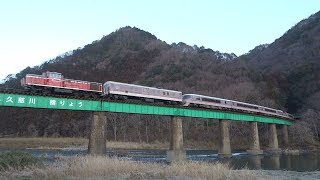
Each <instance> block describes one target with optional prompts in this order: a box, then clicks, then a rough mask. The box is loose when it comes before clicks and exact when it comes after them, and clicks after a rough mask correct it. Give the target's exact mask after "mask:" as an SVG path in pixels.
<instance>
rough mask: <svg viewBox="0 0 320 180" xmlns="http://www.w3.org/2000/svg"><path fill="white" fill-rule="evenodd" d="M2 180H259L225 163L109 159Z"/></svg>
mask: <svg viewBox="0 0 320 180" xmlns="http://www.w3.org/2000/svg"><path fill="white" fill-rule="evenodd" d="M0 178H1V179H19V178H23V179H87V178H90V179H256V175H254V173H253V172H252V171H249V170H231V169H230V168H229V167H228V165H226V164H222V163H205V162H192V161H187V162H181V163H173V164H170V165H168V164H161V163H143V162H134V161H130V160H124V159H119V158H110V157H93V156H84V157H60V158H59V159H58V160H56V161H55V162H54V163H49V164H47V165H45V166H43V165H38V166H31V167H26V168H23V169H14V168H12V169H8V170H5V171H0Z"/></svg>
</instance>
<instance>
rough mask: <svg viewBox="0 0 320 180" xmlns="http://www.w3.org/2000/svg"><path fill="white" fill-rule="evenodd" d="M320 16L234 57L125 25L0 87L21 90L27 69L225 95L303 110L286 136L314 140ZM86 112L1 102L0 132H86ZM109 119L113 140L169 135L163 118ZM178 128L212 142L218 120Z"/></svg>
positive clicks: (241, 132)
mask: <svg viewBox="0 0 320 180" xmlns="http://www.w3.org/2000/svg"><path fill="white" fill-rule="evenodd" d="M319 19H320V17H319V13H317V14H315V15H313V16H311V17H310V18H308V19H306V20H303V21H301V22H300V23H298V24H297V25H296V26H295V27H293V28H292V29H290V30H289V31H288V32H286V33H285V34H284V35H283V36H282V37H281V38H279V39H277V40H276V41H275V42H274V43H272V44H270V45H261V46H258V47H256V48H255V49H253V50H252V51H250V52H249V53H248V54H245V55H242V56H240V57H237V56H236V55H235V54H227V53H220V52H219V51H214V50H211V49H207V48H205V47H203V46H202V47H198V46H196V45H194V46H189V45H187V44H185V43H181V42H180V43H177V44H176V43H174V44H167V43H166V42H164V41H161V40H159V39H157V38H156V36H154V35H152V34H150V33H148V32H145V31H143V30H140V29H138V28H132V27H124V28H120V29H119V30H117V31H115V32H113V33H111V34H109V35H107V36H105V37H103V38H102V39H101V40H97V41H94V42H92V43H91V44H88V45H86V46H85V47H83V48H80V49H77V50H73V51H72V52H68V53H65V54H64V55H61V56H58V57H56V58H55V59H52V60H49V61H47V62H45V63H43V64H41V65H39V66H36V67H28V68H26V69H25V70H23V71H21V72H20V73H18V74H17V75H16V77H15V78H10V79H9V80H8V81H7V82H5V83H4V84H2V85H1V87H11V88H21V87H20V84H19V83H20V79H21V78H22V77H23V76H24V75H25V74H27V73H34V74H40V73H42V72H44V71H47V70H48V71H57V72H61V73H63V74H64V76H65V77H67V78H72V79H80V80H88V81H96V82H105V81H108V80H113V81H120V82H128V83H136V84H142V85H148V86H156V87H164V88H168V89H176V90H181V91H183V92H184V93H198V94H205V95H210V96H216V97H221V98H229V99H234V100H239V101H245V102H249V103H255V104H260V105H264V106H269V107H274V108H278V109H282V110H285V111H287V110H288V111H290V112H291V113H294V114H295V115H298V116H300V115H301V117H302V119H301V120H299V121H301V122H299V123H296V125H295V126H293V127H291V128H290V132H291V133H292V135H293V136H292V137H293V139H295V141H296V142H308V143H309V142H310V143H313V142H316V141H317V140H319V135H318V133H319V131H318V129H319V127H320V126H319V121H320V120H319V117H320V110H319V108H318V107H320V106H319V104H317V103H319V101H315V99H318V100H320V91H319V90H320V88H319V84H320V74H319V64H320V63H319V57H320V54H319V53H320V51H319V50H320V43H319V41H318V40H319V38H320V24H319V23H320V20H319ZM35 53H36V52H35ZM317 108H318V109H317ZM90 116H91V114H90V113H89V112H67V111H48V110H34V109H23V110H21V109H13V108H6V107H2V108H0V133H1V134H2V135H14V136H87V133H88V132H89V129H90ZM311 117H312V118H311ZM316 118H318V120H317V119H316ZM311 120H312V124H310V122H311ZM108 122H109V123H108V134H109V137H110V139H113V140H122V141H140V142H142V141H145V142H151V141H167V140H168V138H169V134H168V128H169V126H170V123H169V121H168V118H166V117H156V116H138V115H121V114H111V115H110V116H109V121H108ZM184 128H185V130H186V131H185V132H186V133H185V138H186V139H187V140H189V141H202V142H209V143H210V142H211V143H213V144H214V143H216V137H217V136H218V135H217V133H214V132H217V124H216V121H211V120H199V119H197V120H194V119H193V120H192V119H186V121H185V123H184ZM265 129H266V126H265V125H261V126H260V131H261V132H262V133H261V139H262V144H266V142H265V139H266V131H265ZM231 132H232V137H233V138H232V139H233V141H236V140H237V138H239V137H244V138H246V135H248V131H247V123H239V122H236V123H232V125H231ZM301 135H303V137H300V136H301ZM297 137H298V138H297Z"/></svg>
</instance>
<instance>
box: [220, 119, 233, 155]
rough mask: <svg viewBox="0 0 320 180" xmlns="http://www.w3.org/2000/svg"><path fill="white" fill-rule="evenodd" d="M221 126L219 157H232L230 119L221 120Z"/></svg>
mask: <svg viewBox="0 0 320 180" xmlns="http://www.w3.org/2000/svg"><path fill="white" fill-rule="evenodd" d="M219 128H220V139H219V151H218V155H219V157H231V156H232V154H231V147H230V134H229V129H230V121H228V120H222V119H221V120H219Z"/></svg>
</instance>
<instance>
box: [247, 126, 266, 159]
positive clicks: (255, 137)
mask: <svg viewBox="0 0 320 180" xmlns="http://www.w3.org/2000/svg"><path fill="white" fill-rule="evenodd" d="M250 131H251V137H250V138H249V140H250V149H249V150H247V152H248V154H251V155H259V154H262V153H263V151H262V150H261V149H260V142H259V132H258V123H257V122H250Z"/></svg>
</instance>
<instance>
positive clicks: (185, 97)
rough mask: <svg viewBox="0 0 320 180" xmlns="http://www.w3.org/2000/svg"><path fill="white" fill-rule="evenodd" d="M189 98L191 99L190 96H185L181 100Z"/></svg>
mask: <svg viewBox="0 0 320 180" xmlns="http://www.w3.org/2000/svg"><path fill="white" fill-rule="evenodd" d="M190 98H191V96H190V95H185V96H183V99H190Z"/></svg>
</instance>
